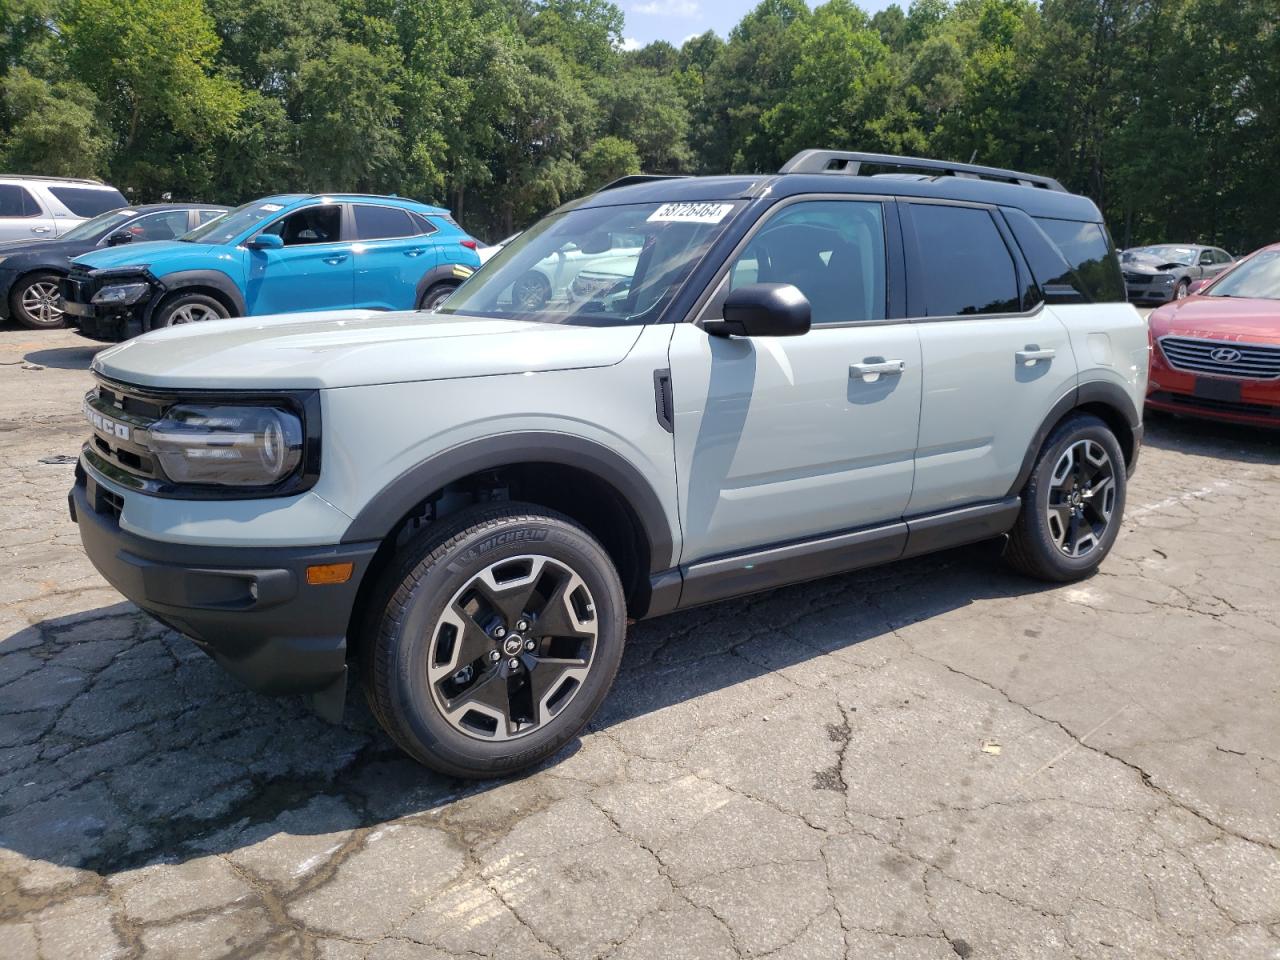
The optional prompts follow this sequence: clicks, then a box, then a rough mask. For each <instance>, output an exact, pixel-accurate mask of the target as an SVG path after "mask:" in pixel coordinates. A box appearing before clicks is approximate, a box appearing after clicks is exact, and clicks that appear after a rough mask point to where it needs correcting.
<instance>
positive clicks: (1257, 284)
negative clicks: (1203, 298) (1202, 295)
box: [1205, 250, 1280, 300]
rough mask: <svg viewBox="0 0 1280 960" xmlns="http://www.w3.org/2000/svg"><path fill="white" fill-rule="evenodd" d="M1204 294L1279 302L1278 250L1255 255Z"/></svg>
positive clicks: (1279, 273) (1279, 261) (1279, 267)
mask: <svg viewBox="0 0 1280 960" xmlns="http://www.w3.org/2000/svg"><path fill="white" fill-rule="evenodd" d="M1205 292H1206V293H1207V294H1208V295H1209V296H1211V297H1253V298H1256V299H1258V300H1280V250H1263V251H1262V252H1261V253H1255V254H1254V255H1253V256H1252V257H1250V258H1249V259H1248V260H1246V261H1244V262H1243V263H1242V264H1240V266H1238V267H1236V268H1235V269H1234V270H1232V271H1231V272H1230V273H1228V274H1226V275H1224V276H1223V278H1222V279H1221V280H1219V281H1218V282H1217V283H1215V284H1214V285H1213V286H1212V287H1210V288H1209V289H1208V290H1207V291H1205Z"/></svg>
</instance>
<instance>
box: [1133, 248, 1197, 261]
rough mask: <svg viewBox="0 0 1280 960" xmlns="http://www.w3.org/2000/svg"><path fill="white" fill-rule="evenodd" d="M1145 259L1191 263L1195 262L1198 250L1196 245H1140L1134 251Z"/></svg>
mask: <svg viewBox="0 0 1280 960" xmlns="http://www.w3.org/2000/svg"><path fill="white" fill-rule="evenodd" d="M1133 252H1134V253H1136V254H1137V255H1138V256H1139V257H1141V258H1142V259H1144V260H1158V261H1160V262H1161V263H1181V264H1184V265H1190V264H1192V263H1194V262H1195V259H1196V251H1195V248H1194V247H1174V246H1168V245H1165V246H1159V247H1138V249H1137V250H1134V251H1133Z"/></svg>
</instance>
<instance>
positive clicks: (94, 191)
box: [0, 176, 129, 240]
mask: <svg viewBox="0 0 1280 960" xmlns="http://www.w3.org/2000/svg"><path fill="white" fill-rule="evenodd" d="M128 205H129V204H128V201H127V200H125V198H124V196H123V195H122V194H121V193H120V191H119V190H117V189H116V188H115V187H109V186H107V185H106V184H104V183H101V182H99V181H97V180H83V179H75V178H70V177H67V178H63V177H30V176H0V240H52V239H54V238H55V237H60V236H62V235H63V234H64V233H68V232H69V231H70V230H71V229H72V228H73V227H75V226H76V225H77V224H80V223H83V222H84V221H85V220H88V219H89V218H91V217H96V216H97V215H98V214H100V213H106V212H107V211H108V210H115V209H116V208H118V207H126V206H128Z"/></svg>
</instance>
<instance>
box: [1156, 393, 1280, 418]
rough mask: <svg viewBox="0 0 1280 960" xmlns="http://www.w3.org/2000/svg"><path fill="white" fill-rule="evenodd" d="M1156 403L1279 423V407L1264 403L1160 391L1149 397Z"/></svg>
mask: <svg viewBox="0 0 1280 960" xmlns="http://www.w3.org/2000/svg"><path fill="white" fill-rule="evenodd" d="M1151 399H1152V400H1154V401H1155V402H1156V403H1167V404H1171V405H1173V406H1178V407H1188V408H1191V409H1200V410H1216V411H1219V412H1221V413H1239V414H1246V415H1248V416H1251V417H1269V418H1271V419H1273V420H1276V421H1278V422H1280V406H1277V407H1271V406H1267V405H1266V404H1265V403H1245V402H1244V401H1237V400H1211V399H1209V398H1208V397H1196V396H1192V395H1191V394H1189V393H1170V392H1169V391H1166V390H1160V391H1157V392H1156V393H1153V394H1152V395H1151Z"/></svg>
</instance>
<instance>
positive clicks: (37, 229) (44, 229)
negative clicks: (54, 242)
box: [31, 227, 53, 233]
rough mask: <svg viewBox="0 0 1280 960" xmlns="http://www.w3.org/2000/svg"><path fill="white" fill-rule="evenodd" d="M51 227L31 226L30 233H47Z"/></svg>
mask: <svg viewBox="0 0 1280 960" xmlns="http://www.w3.org/2000/svg"><path fill="white" fill-rule="evenodd" d="M52 229H53V228H52V227H32V228H31V232H32V233H48V232H49V231H50V230H52Z"/></svg>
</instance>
